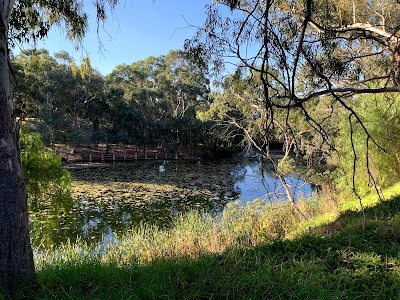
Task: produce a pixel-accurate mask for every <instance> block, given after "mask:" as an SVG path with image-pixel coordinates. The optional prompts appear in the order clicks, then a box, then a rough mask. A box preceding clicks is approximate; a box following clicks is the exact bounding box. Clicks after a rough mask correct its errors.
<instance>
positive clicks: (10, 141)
mask: <svg viewBox="0 0 400 300" xmlns="http://www.w3.org/2000/svg"><path fill="white" fill-rule="evenodd" d="M11 2H13V1H11ZM10 5H11V6H12V3H10V1H0V287H1V288H3V289H5V290H6V292H12V287H13V284H14V283H18V282H22V281H25V280H28V279H31V278H33V277H34V273H35V269H34V264H33V254H32V248H31V244H30V240H29V227H28V226H29V223H28V210H27V194H26V189H25V183H24V178H23V174H22V164H21V156H20V147H19V133H18V128H17V124H16V120H15V116H14V106H13V99H12V93H11V84H10V68H9V60H8V59H9V57H8V36H7V31H8V22H9V20H8V19H7V18H8V16H9V14H10V10H11V8H10Z"/></svg>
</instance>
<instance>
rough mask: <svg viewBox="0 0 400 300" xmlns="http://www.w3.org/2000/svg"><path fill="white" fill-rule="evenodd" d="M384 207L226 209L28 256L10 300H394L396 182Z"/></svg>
mask: <svg viewBox="0 0 400 300" xmlns="http://www.w3.org/2000/svg"><path fill="white" fill-rule="evenodd" d="M385 193H386V194H385V196H386V197H391V198H390V200H388V201H379V200H378V199H377V197H376V196H370V197H366V198H365V199H364V204H365V206H366V209H365V216H366V222H365V224H364V225H363V213H362V212H360V211H359V209H358V207H359V205H357V203H358V200H354V202H346V203H345V204H343V203H340V202H334V201H331V202H329V201H328V200H327V199H319V200H317V199H315V200H313V201H304V202H302V203H301V205H302V209H303V210H304V211H306V213H307V214H308V215H309V216H310V220H308V221H303V222H299V220H298V219H297V217H296V215H295V214H294V213H293V212H292V210H291V208H290V207H288V206H280V207H277V206H271V205H265V204H262V203H261V202H257V201H256V202H254V203H252V204H251V205H248V206H245V207H243V206H240V205H237V204H236V205H235V204H232V205H231V207H230V208H229V209H228V210H227V211H226V212H225V213H224V214H223V215H222V216H221V217H220V218H219V219H217V220H216V219H214V218H211V217H210V216H207V215H201V214H197V213H189V214H188V215H186V216H182V217H180V218H179V219H178V220H177V221H176V224H175V226H174V227H173V228H171V229H170V230H168V231H166V230H159V229H157V228H156V227H140V228H136V229H133V230H132V232H130V233H128V234H126V235H125V236H123V237H120V238H119V239H118V241H117V243H115V245H114V246H106V245H103V246H98V247H95V248H89V247H88V246H85V244H84V243H78V244H75V245H69V244H66V245H64V246H63V247H61V248H60V249H58V250H56V251H49V252H40V253H39V252H37V253H36V265H37V268H38V272H37V280H38V286H37V287H36V289H35V290H32V289H27V288H26V289H20V290H19V291H18V292H17V294H16V295H14V298H16V299H29V298H31V299H160V298H163V299H398V297H399V295H400V243H399V241H400V197H399V196H396V195H398V194H400V185H398V186H395V187H393V188H391V189H388V190H386V191H385Z"/></svg>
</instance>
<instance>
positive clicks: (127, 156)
mask: <svg viewBox="0 0 400 300" xmlns="http://www.w3.org/2000/svg"><path fill="white" fill-rule="evenodd" d="M54 150H55V152H56V153H58V154H60V155H62V157H63V160H64V161H66V162H80V161H82V162H123V161H135V160H164V159H169V160H173V159H180V158H183V159H195V158H194V157H186V156H183V155H180V154H179V153H178V152H169V151H167V150H166V149H163V148H160V147H157V148H147V149H143V148H141V149H140V148H139V147H137V146H135V145H123V146H121V145H103V144H99V145H97V146H96V147H93V148H89V147H76V148H73V149H67V148H65V147H64V148H63V147H54Z"/></svg>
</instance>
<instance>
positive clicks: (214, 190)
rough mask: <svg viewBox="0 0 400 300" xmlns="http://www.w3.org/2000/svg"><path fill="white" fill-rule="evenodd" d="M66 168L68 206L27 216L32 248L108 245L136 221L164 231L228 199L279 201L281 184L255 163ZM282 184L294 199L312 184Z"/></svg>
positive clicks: (292, 181) (152, 163)
mask: <svg viewBox="0 0 400 300" xmlns="http://www.w3.org/2000/svg"><path fill="white" fill-rule="evenodd" d="M66 168H67V169H68V170H69V171H70V172H71V173H72V174H73V185H72V194H73V198H74V203H73V205H72V206H65V207H58V208H54V207H51V206H49V208H48V209H41V210H40V211H36V212H31V235H32V240H33V244H34V245H35V246H37V247H45V248H49V247H51V246H53V245H57V244H60V243H63V242H66V241H67V240H70V241H71V242H74V241H75V240H76V239H77V238H79V239H83V240H87V241H93V242H97V241H99V240H101V239H103V240H104V239H108V240H112V239H113V237H114V235H115V234H119V233H123V232H125V231H126V230H129V229H130V228H132V227H133V226H136V225H138V224H140V223H151V224H156V225H157V226H159V227H167V226H169V225H170V224H171V221H172V220H173V218H174V217H175V216H177V215H178V214H180V213H183V212H185V211H187V210H191V209H197V210H201V211H204V212H209V213H218V212H220V211H222V210H223V208H224V207H225V205H226V204H227V203H228V202H230V201H236V200H239V201H241V202H242V203H246V202H249V201H252V200H253V199H255V198H259V199H262V200H264V201H284V198H285V195H284V193H283V188H282V186H281V185H280V182H279V181H278V180H277V179H276V177H275V176H274V175H273V173H270V172H268V170H267V168H265V167H263V166H262V164H261V163H260V161H259V160H258V159H257V158H253V159H248V158H247V159H245V158H242V157H239V158H236V159H229V160H219V161H201V162H192V161H137V162H134V163H120V164H96V163H85V164H68V165H67V166H66ZM286 180H287V181H288V183H289V184H290V185H291V186H293V188H292V189H293V190H292V191H293V193H294V194H295V195H296V197H300V196H303V197H308V196H310V195H311V194H312V188H311V186H310V185H308V184H306V183H305V182H304V181H303V180H302V179H301V178H300V177H299V176H294V175H292V176H288V177H287V178H286Z"/></svg>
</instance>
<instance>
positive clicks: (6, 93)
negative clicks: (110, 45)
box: [0, 0, 118, 291]
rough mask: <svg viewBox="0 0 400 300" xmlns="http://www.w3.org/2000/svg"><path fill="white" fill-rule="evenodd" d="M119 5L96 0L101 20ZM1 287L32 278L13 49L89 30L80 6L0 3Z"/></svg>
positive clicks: (56, 1)
mask: <svg viewBox="0 0 400 300" xmlns="http://www.w3.org/2000/svg"><path fill="white" fill-rule="evenodd" d="M117 2H118V1H117V0H96V1H94V4H95V5H96V8H97V18H98V20H99V21H102V20H104V19H105V18H106V6H107V5H110V6H111V7H114V6H115V5H116V4H117ZM0 24H1V26H0V50H1V51H0V74H1V75H0V286H1V287H2V288H4V289H5V290H6V291H11V289H12V285H13V283H14V282H18V281H19V282H21V281H24V280H27V279H30V278H33V276H34V272H35V269H34V263H33V254H32V247H31V245H30V241H29V228H28V213H27V195H26V189H25V185H24V179H23V174H22V167H21V156H20V147H19V137H18V132H19V128H18V124H17V122H16V116H17V111H16V110H15V109H14V105H13V96H12V88H11V77H12V71H11V68H10V50H9V47H10V45H12V44H13V43H17V42H18V41H26V40H32V39H38V38H42V37H44V36H46V34H47V33H48V31H49V29H50V28H51V27H52V26H53V25H62V26H64V27H65V29H66V34H67V36H68V37H69V38H71V39H77V40H80V39H81V38H82V37H83V35H84V33H85V32H86V30H87V24H88V22H87V15H86V14H85V13H84V10H83V4H82V2H81V1H78V0H72V1H61V0H51V1H49V0H38V1H33V0H1V1H0Z"/></svg>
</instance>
